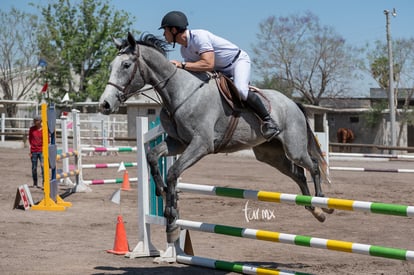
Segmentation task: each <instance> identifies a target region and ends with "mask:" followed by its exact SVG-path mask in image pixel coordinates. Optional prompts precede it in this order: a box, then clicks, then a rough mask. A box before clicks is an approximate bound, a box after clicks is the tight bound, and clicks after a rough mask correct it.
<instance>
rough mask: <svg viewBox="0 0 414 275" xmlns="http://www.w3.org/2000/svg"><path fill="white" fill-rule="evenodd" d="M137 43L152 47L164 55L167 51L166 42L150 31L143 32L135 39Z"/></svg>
mask: <svg viewBox="0 0 414 275" xmlns="http://www.w3.org/2000/svg"><path fill="white" fill-rule="evenodd" d="M137 43H138V44H140V45H144V46H149V47H152V48H154V49H156V50H157V51H159V52H160V53H162V54H163V55H164V56H167V52H169V50H168V42H167V41H165V40H161V39H159V38H157V37H156V36H155V35H153V34H151V33H143V34H142V35H141V36H140V38H139V40H137Z"/></svg>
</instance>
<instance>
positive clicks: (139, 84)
mask: <svg viewBox="0 0 414 275" xmlns="http://www.w3.org/2000/svg"><path fill="white" fill-rule="evenodd" d="M114 42H115V45H116V46H117V48H118V50H119V52H118V55H117V56H116V57H115V59H114V60H113V61H112V63H111V73H110V78H109V81H108V84H107V86H106V88H105V91H104V93H103V94H102V95H101V98H100V107H101V111H102V113H104V114H110V113H112V112H116V111H117V110H118V107H119V105H120V104H121V103H122V102H124V101H125V100H126V99H128V98H129V97H130V96H132V95H133V94H136V93H139V92H142V90H141V91H140V89H142V88H143V87H144V85H146V84H149V85H151V86H152V88H153V89H155V91H156V92H157V93H158V95H159V96H160V97H161V100H162V106H163V108H162V111H161V114H160V119H161V124H162V126H163V128H164V130H165V131H166V133H167V137H166V139H165V140H164V141H163V142H162V143H160V144H159V145H157V146H156V147H154V148H153V149H151V150H150V151H149V152H148V153H147V161H148V164H149V167H150V170H151V175H152V176H153V178H154V181H155V182H156V186H157V189H156V191H157V195H165V198H166V205H165V211H164V215H165V217H166V218H167V236H169V239H170V240H174V238H176V236H177V232H178V231H179V230H178V228H177V226H176V225H175V220H176V219H177V218H178V215H179V213H178V209H177V192H176V184H177V179H178V178H179V176H180V175H181V174H182V173H183V172H184V171H185V170H186V169H188V168H190V167H191V166H192V165H194V164H195V163H197V162H198V161H199V160H201V159H202V158H203V157H205V156H206V155H208V154H212V153H230V152H235V151H239V150H243V149H249V148H252V149H253V152H254V154H255V156H256V159H257V160H259V161H261V162H264V163H267V164H269V165H270V166H272V167H274V168H276V169H278V170H279V171H280V172H282V173H283V174H285V175H287V176H289V177H290V178H292V179H293V180H294V181H295V182H296V183H297V184H298V185H299V188H300V190H301V192H302V194H304V195H308V196H310V191H309V188H308V185H307V182H306V173H305V169H307V170H308V171H309V172H310V174H311V176H312V179H313V182H314V186H315V196H318V197H323V196H324V195H323V193H322V189H321V184H320V183H321V181H327V182H329V178H328V174H327V169H328V167H327V163H326V162H325V160H324V158H323V156H322V152H321V150H320V147H319V144H318V143H317V141H316V139H315V136H314V134H313V132H312V130H311V129H310V126H309V124H308V121H307V117H306V114H305V113H304V111H303V109H302V108H301V107H300V106H299V105H298V104H296V103H295V102H293V101H292V100H291V99H289V98H288V97H286V96H285V95H283V94H281V93H279V92H277V91H274V90H262V91H261V92H262V94H263V95H264V97H262V100H265V98H266V100H267V101H268V103H269V104H270V106H269V107H270V110H271V115H272V117H273V118H274V119H275V121H276V122H277V123H278V124H279V125H280V126H281V127H282V129H283V131H282V133H281V134H280V135H279V136H278V137H277V138H275V139H273V140H270V141H267V140H265V139H264V138H263V136H262V135H261V122H260V120H259V118H258V117H256V116H255V115H254V114H253V113H252V112H251V111H250V110H248V109H242V110H241V112H240V113H239V114H238V116H239V120H238V123H237V125H236V127H235V129H234V132H233V133H232V134H231V135H229V134H228V128H229V124H230V123H231V120H232V115H233V112H232V109H231V107H230V106H229V104H228V103H227V102H226V101H225V100H224V99H223V97H222V95H221V94H220V93H219V92H218V87H217V83H216V82H215V81H214V80H210V78H208V77H206V75H207V74H206V73H198V74H194V73H190V72H188V71H185V70H182V69H178V68H176V67H175V66H174V65H173V64H171V63H170V62H169V60H168V59H167V58H166V52H167V50H166V49H167V44H166V42H165V41H163V40H160V39H158V38H156V37H155V36H154V35H151V34H146V35H144V36H141V37H140V40H139V41H136V40H135V38H134V37H133V35H132V34H130V33H129V34H128V37H127V39H126V40H119V39H114ZM224 140H225V142H224V143H223V141H224ZM173 155H180V156H179V158H178V159H177V161H176V162H175V163H174V164H173V165H172V166H171V168H170V169H169V171H168V175H167V179H166V185H165V184H164V182H163V179H162V178H161V176H160V172H159V166H158V159H159V158H160V157H162V156H173ZM306 209H308V210H309V211H310V212H311V213H312V214H313V215H314V216H315V217H316V218H317V219H318V220H319V221H321V222H323V221H324V220H325V215H324V214H323V212H322V211H321V209H320V208H317V207H311V206H306ZM322 210H323V211H324V212H326V213H332V210H331V209H322Z"/></svg>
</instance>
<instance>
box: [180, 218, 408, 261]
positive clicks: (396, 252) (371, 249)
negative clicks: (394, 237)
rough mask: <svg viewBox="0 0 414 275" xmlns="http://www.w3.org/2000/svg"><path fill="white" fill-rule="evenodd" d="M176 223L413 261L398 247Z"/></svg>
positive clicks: (241, 235)
mask: <svg viewBox="0 0 414 275" xmlns="http://www.w3.org/2000/svg"><path fill="white" fill-rule="evenodd" d="M176 224H177V225H179V226H181V228H183V229H187V230H195V231H201V232H207V233H215V234H221V235H227V236H233V237H241V238H247V239H255V240H261V241H270V242H279V243H284V244H290V245H297V246H307V247H314V248H322V249H328V250H335V251H340V252H348V253H356V254H362V255H368V256H375V257H382V258H389V259H396V260H403V261H414V251H411V250H404V249H399V248H392V247H384V246H376V245H368V244H361V243H352V242H347V241H339V240H329V239H322V238H314V237H310V236H301V235H293V234H285V233H279V232H273V231H265V230H257V229H249V228H241V227H234V226H226V225H218V224H211V223H203V222H195V221H188V220H177V221H176Z"/></svg>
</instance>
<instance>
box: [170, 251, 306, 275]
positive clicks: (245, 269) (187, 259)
mask: <svg viewBox="0 0 414 275" xmlns="http://www.w3.org/2000/svg"><path fill="white" fill-rule="evenodd" d="M177 262H179V263H183V264H187V265H196V266H202V267H207V268H211V269H220V270H225V271H230V272H237V273H242V274H257V275H262V274H263V275H265V274H266V275H310V274H307V273H302V272H299V273H298V272H289V271H283V270H277V269H270V268H263V267H257V266H252V265H246V264H240V263H234V262H228V261H221V260H215V259H210V258H204V257H199V256H192V255H186V254H179V255H177Z"/></svg>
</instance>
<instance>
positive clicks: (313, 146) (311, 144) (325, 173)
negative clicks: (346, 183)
mask: <svg viewBox="0 0 414 275" xmlns="http://www.w3.org/2000/svg"><path fill="white" fill-rule="evenodd" d="M297 105H298V107H299V109H300V110H301V111H302V113H303V114H304V116H305V120H306V128H307V136H308V152H309V154H310V155H311V156H312V157H314V158H316V160H317V161H318V166H319V171H320V173H321V177H322V181H323V182H326V183H331V180H330V179H329V167H328V163H327V162H326V160H325V158H324V156H323V153H322V150H321V147H320V145H319V142H318V141H317V139H316V137H315V135H314V134H313V131H312V129H311V127H310V125H309V121H308V116H307V114H306V110H305V108H304V107H303V105H302V104H300V103H297Z"/></svg>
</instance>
